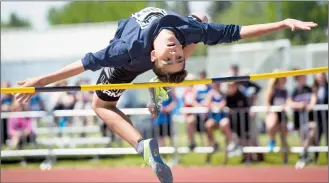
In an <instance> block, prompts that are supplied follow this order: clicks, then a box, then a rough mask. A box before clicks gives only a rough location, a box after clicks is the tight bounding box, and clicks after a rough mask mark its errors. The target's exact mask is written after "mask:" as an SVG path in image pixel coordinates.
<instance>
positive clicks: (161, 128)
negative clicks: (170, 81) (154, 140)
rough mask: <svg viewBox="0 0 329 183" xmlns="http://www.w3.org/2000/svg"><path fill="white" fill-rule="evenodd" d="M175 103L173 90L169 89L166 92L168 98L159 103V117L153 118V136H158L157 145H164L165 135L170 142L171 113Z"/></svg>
mask: <svg viewBox="0 0 329 183" xmlns="http://www.w3.org/2000/svg"><path fill="white" fill-rule="evenodd" d="M176 105H177V100H176V95H175V90H174V89H171V90H170V91H169V92H168V99H167V100H164V101H163V102H162V105H161V110H160V113H159V117H158V118H157V119H155V120H154V125H155V133H156V134H155V136H157V137H158V141H159V145H160V146H165V145H166V143H165V137H166V136H167V137H169V138H170V142H171V145H173V144H172V139H171V137H172V132H173V130H172V114H173V111H174V109H175V107H176Z"/></svg>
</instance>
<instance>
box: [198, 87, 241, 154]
mask: <svg viewBox="0 0 329 183" xmlns="http://www.w3.org/2000/svg"><path fill="white" fill-rule="evenodd" d="M203 105H204V106H207V107H209V109H210V110H211V111H210V112H209V113H208V120H207V121H206V123H205V127H206V131H207V137H208V145H209V146H213V148H214V151H216V150H217V149H218V144H217V143H216V142H215V140H214V135H213V129H214V127H219V128H220V129H221V130H222V131H223V133H224V134H225V136H226V138H227V140H228V142H229V144H228V146H227V149H226V150H227V151H228V152H229V153H231V152H232V151H234V150H235V149H237V147H238V145H237V143H236V142H235V141H234V140H233V137H232V131H231V126H230V121H229V119H228V114H227V112H224V110H225V109H224V108H225V107H226V96H225V95H224V94H223V93H222V91H221V89H220V84H219V83H215V84H213V85H212V88H211V90H210V91H209V92H208V94H207V96H206V98H205V100H204V102H203Z"/></svg>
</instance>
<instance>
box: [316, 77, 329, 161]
mask: <svg viewBox="0 0 329 183" xmlns="http://www.w3.org/2000/svg"><path fill="white" fill-rule="evenodd" d="M313 92H314V93H315V94H316V97H317V100H316V104H318V105H320V104H322V105H323V104H325V105H328V79H327V76H326V73H318V74H316V75H315V76H314V83H313ZM315 121H316V123H317V125H316V126H317V132H316V135H315V145H320V141H321V136H322V134H324V137H325V141H326V145H327V146H328V110H318V111H316V112H315ZM318 156H319V153H318V152H316V153H315V162H317V160H318ZM326 157H328V153H327V156H326Z"/></svg>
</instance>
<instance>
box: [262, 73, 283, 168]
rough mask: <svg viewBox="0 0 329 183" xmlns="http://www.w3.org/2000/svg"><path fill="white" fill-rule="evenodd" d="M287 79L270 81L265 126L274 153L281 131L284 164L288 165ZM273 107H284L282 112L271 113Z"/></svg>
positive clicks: (266, 95)
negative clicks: (278, 134) (277, 136)
mask: <svg viewBox="0 0 329 183" xmlns="http://www.w3.org/2000/svg"><path fill="white" fill-rule="evenodd" d="M286 82H287V79H286V78H280V79H278V78H274V79H270V80H269V83H268V87H267V91H266V92H265V105H266V106H267V108H268V109H267V112H266V118H265V124H266V128H267V131H268V133H269V136H270V141H269V143H268V147H269V149H270V152H272V151H273V149H274V147H275V144H276V143H275V133H276V131H277V130H278V129H279V131H280V133H281V135H280V137H281V145H282V149H285V150H286V151H284V153H285V154H284V160H283V161H284V163H285V164H286V163H287V161H288V160H287V157H288V156H287V154H286V153H287V150H288V143H287V133H288V129H287V122H288V121H287V120H288V118H287V115H286V112H285V111H284V108H285V105H286V101H287V98H288V91H287V89H286ZM271 106H281V107H283V111H282V112H271V111H269V108H270V107H271Z"/></svg>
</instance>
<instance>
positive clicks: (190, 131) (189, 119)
mask: <svg viewBox="0 0 329 183" xmlns="http://www.w3.org/2000/svg"><path fill="white" fill-rule="evenodd" d="M193 79H195V77H194V75H192V74H188V75H187V77H186V80H193ZM183 101H184V107H193V106H195V105H197V101H196V92H195V89H194V87H193V85H191V86H188V87H187V88H186V89H185V92H184V95H183ZM184 117H185V120H186V123H187V137H188V141H189V148H190V150H193V149H194V148H195V146H196V145H195V144H196V143H195V139H194V134H195V130H196V125H195V122H196V115H194V114H190V113H184Z"/></svg>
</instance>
